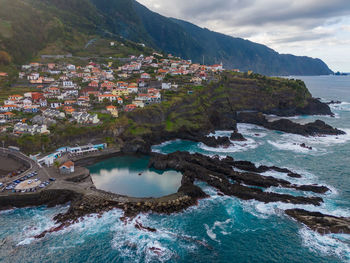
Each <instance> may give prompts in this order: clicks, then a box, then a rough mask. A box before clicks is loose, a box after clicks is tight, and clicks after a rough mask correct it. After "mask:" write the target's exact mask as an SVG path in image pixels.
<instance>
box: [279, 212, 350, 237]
mask: <svg viewBox="0 0 350 263" xmlns="http://www.w3.org/2000/svg"><path fill="white" fill-rule="evenodd" d="M286 214H287V215H289V216H290V217H293V218H294V219H296V220H298V221H299V222H302V223H303V224H305V225H306V226H308V227H309V228H311V229H312V230H314V231H317V232H319V233H320V234H323V235H324V234H329V233H334V234H350V218H345V217H335V216H330V215H324V214H322V213H319V212H309V211H306V210H303V209H290V210H286Z"/></svg>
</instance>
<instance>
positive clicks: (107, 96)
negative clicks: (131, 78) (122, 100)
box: [98, 94, 118, 102]
mask: <svg viewBox="0 0 350 263" xmlns="http://www.w3.org/2000/svg"><path fill="white" fill-rule="evenodd" d="M117 98H118V97H117V96H116V95H113V94H102V95H99V96H98V101H99V102H103V101H104V100H108V101H109V102H113V101H116V100H117Z"/></svg>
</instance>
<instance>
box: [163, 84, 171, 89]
mask: <svg viewBox="0 0 350 263" xmlns="http://www.w3.org/2000/svg"><path fill="white" fill-rule="evenodd" d="M162 89H171V83H162Z"/></svg>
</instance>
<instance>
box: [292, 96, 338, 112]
mask: <svg viewBox="0 0 350 263" xmlns="http://www.w3.org/2000/svg"><path fill="white" fill-rule="evenodd" d="M295 115H331V116H333V115H334V114H333V113H332V111H331V109H330V108H329V106H328V105H327V104H326V103H323V102H321V101H320V100H318V99H315V98H311V99H309V100H308V104H307V105H306V106H305V107H304V108H298V109H297V112H296V114H295Z"/></svg>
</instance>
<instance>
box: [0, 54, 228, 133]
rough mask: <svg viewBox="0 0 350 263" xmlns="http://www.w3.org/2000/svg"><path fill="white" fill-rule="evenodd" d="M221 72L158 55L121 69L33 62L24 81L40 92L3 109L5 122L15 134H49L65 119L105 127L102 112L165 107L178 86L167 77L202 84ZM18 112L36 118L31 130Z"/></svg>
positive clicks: (8, 102)
mask: <svg viewBox="0 0 350 263" xmlns="http://www.w3.org/2000/svg"><path fill="white" fill-rule="evenodd" d="M222 70H223V66H222V64H219V65H212V66H205V65H200V64H193V63H192V62H191V61H187V60H182V59H179V58H174V57H173V56H171V55H168V57H166V58H165V57H163V55H161V54H158V53H154V54H153V55H152V56H148V57H144V56H143V55H141V56H139V57H136V56H131V57H130V58H129V59H128V62H127V63H126V64H124V65H123V66H120V67H118V68H113V64H112V63H109V64H108V65H106V64H97V63H94V62H90V63H88V64H87V65H85V66H76V65H73V64H55V63H47V64H41V63H30V64H28V65H23V66H22V71H21V72H20V73H19V79H20V80H21V82H26V83H27V85H28V86H29V87H31V90H35V91H34V92H27V93H25V94H13V95H10V96H9V97H8V99H7V100H5V101H4V103H3V105H0V123H13V124H14V126H13V128H14V129H13V132H14V133H16V134H23V133H28V134H37V133H49V131H48V129H47V127H49V126H50V125H53V124H56V122H57V121H59V120H63V119H67V120H70V121H72V122H76V123H79V124H86V125H95V124H98V123H99V122H100V120H99V118H98V115H97V113H98V112H101V113H107V114H110V115H111V116H113V117H115V118H117V117H118V116H119V115H120V114H119V112H120V111H125V112H130V111H133V110H135V109H137V108H143V107H145V106H147V105H150V104H154V103H160V102H161V101H162V90H169V89H176V88H177V87H178V83H176V82H173V83H171V82H170V81H169V80H168V81H166V80H167V79H169V78H167V76H173V77H174V76H188V77H189V79H190V83H193V84H194V85H198V84H200V83H201V82H202V81H203V80H206V79H207V77H208V74H211V73H213V72H214V73H215V72H220V71H222ZM18 112H23V113H30V114H34V115H35V116H34V117H33V118H32V119H31V120H29V121H30V122H29V123H30V124H32V125H29V124H27V123H25V122H26V120H24V121H23V119H19V118H18V116H17V114H16V113H18ZM0 131H1V130H0Z"/></svg>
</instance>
